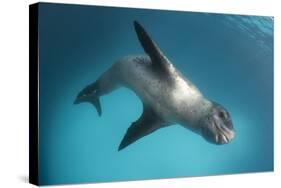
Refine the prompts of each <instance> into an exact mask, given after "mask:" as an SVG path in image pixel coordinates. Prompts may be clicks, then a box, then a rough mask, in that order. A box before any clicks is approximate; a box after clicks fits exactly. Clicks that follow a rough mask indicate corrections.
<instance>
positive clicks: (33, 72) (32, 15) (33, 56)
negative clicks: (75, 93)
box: [29, 4, 39, 185]
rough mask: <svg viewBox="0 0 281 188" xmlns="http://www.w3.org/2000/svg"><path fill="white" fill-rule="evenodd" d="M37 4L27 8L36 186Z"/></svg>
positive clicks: (31, 141) (32, 163)
mask: <svg viewBox="0 0 281 188" xmlns="http://www.w3.org/2000/svg"><path fill="white" fill-rule="evenodd" d="M38 7H39V6H38V4H33V5H30V6H29V182H30V183H32V184H35V185H38V179H39V177H38V63H39V62H38V52H39V46H38V45H39V44H38Z"/></svg>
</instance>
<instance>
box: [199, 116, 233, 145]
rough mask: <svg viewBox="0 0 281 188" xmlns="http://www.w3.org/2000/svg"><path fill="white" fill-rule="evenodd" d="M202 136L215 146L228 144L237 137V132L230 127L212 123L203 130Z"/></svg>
mask: <svg viewBox="0 0 281 188" xmlns="http://www.w3.org/2000/svg"><path fill="white" fill-rule="evenodd" d="M202 136H203V137H204V138H205V139H206V140H207V141H208V142H211V143H213V144H217V145H222V144H227V143H229V142H230V141H231V140H233V138H234V137H235V130H234V129H233V128H232V126H230V125H225V124H222V123H218V122H216V121H213V122H210V123H209V126H207V127H205V128H203V129H202Z"/></svg>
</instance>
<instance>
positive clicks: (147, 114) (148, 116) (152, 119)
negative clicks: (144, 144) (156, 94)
mask: <svg viewBox="0 0 281 188" xmlns="http://www.w3.org/2000/svg"><path fill="white" fill-rule="evenodd" d="M163 124H164V122H163V121H162V120H161V119H160V118H159V117H158V116H157V115H156V114H155V112H154V111H153V110H152V109H151V108H150V107H148V106H144V111H143V113H142V115H141V117H140V118H139V119H138V120H137V121H136V122H134V123H132V125H131V126H130V127H129V128H128V130H127V132H126V134H125V136H124V138H123V140H122V141H121V143H120V145H119V148H118V151H120V150H122V149H124V148H125V147H127V146H128V145H130V144H132V143H134V142H135V141H137V140H138V139H140V138H142V137H144V136H146V135H148V134H150V133H152V132H154V131H156V130H157V129H159V128H161V127H164V126H163Z"/></svg>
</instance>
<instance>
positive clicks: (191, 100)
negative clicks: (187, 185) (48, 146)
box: [74, 21, 235, 151]
mask: <svg viewBox="0 0 281 188" xmlns="http://www.w3.org/2000/svg"><path fill="white" fill-rule="evenodd" d="M134 28H135V31H136V33H137V37H138V39H139V41H140V43H141V45H142V47H143V48H144V51H145V52H146V54H147V55H131V56H127V57H124V58H121V59H120V60H119V61H117V62H116V63H115V64H113V66H112V67H110V68H109V69H108V70H107V71H106V72H105V73H103V74H102V75H101V76H100V77H99V79H98V80H97V81H95V82H94V83H91V84H90V85H88V86H86V87H85V88H84V89H82V91H81V92H80V93H79V94H78V96H77V97H76V100H75V101H74V104H79V103H82V102H90V103H91V104H93V105H94V106H95V108H96V110H97V112H98V114H99V115H100V116H101V114H102V110H101V104H100V100H99V97H100V96H103V95H106V94H109V93H110V92H112V91H113V90H115V89H117V88H119V87H122V86H123V87H127V88H129V89H131V90H133V91H134V92H135V93H136V95H137V96H138V97H139V98H140V99H141V101H142V104H143V113H142V115H141V116H140V118H139V119H138V120H137V121H135V122H133V123H132V124H131V126H130V127H129V128H128V129H127V132H126V134H125V136H124V138H123V140H122V141H121V143H120V145H119V148H118V151H120V150H122V149H124V148H125V147H127V146H128V145H130V144H132V143H134V142H135V141H137V140H138V139H140V138H142V137H144V136H146V135H149V134H151V133H152V132H155V131H156V130H158V129H160V128H163V127H167V126H170V125H174V124H179V125H181V126H183V127H185V128H187V129H189V130H191V131H193V132H195V133H197V134H199V135H201V136H203V138H205V139H206V140H207V141H208V142H210V143H214V144H226V143H229V142H230V141H231V140H232V139H233V138H234V135H235V130H234V128H233V125H232V120H231V117H230V114H229V113H228V111H227V110H226V109H225V108H224V107H223V106H222V105H220V104H218V103H216V102H213V101H211V100H208V99H207V98H206V97H204V96H203V94H202V93H201V92H200V91H199V89H198V88H197V87H196V86H195V85H194V84H192V82H191V81H190V80H188V79H187V78H186V77H184V76H183V75H182V74H181V73H180V71H179V70H177V69H176V68H175V67H174V65H173V64H172V63H171V62H170V61H169V59H168V58H167V57H166V56H165V55H164V54H163V52H162V51H161V50H160V48H159V47H158V46H157V44H156V43H155V42H154V41H153V40H152V39H151V38H150V36H149V35H148V33H147V32H146V31H145V30H144V28H143V27H142V26H141V25H140V24H139V23H138V22H137V21H134Z"/></svg>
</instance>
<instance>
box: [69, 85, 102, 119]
mask: <svg viewBox="0 0 281 188" xmlns="http://www.w3.org/2000/svg"><path fill="white" fill-rule="evenodd" d="M98 91H99V87H98V84H97V83H94V84H91V85H89V86H87V87H85V88H84V89H83V90H82V91H81V92H80V93H79V94H78V96H77V97H76V99H75V101H74V104H80V103H82V102H89V103H91V104H92V105H94V106H95V108H96V110H97V112H98V114H99V116H101V113H102V111H101V104H100V99H99V94H98V93H99V92H98Z"/></svg>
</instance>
